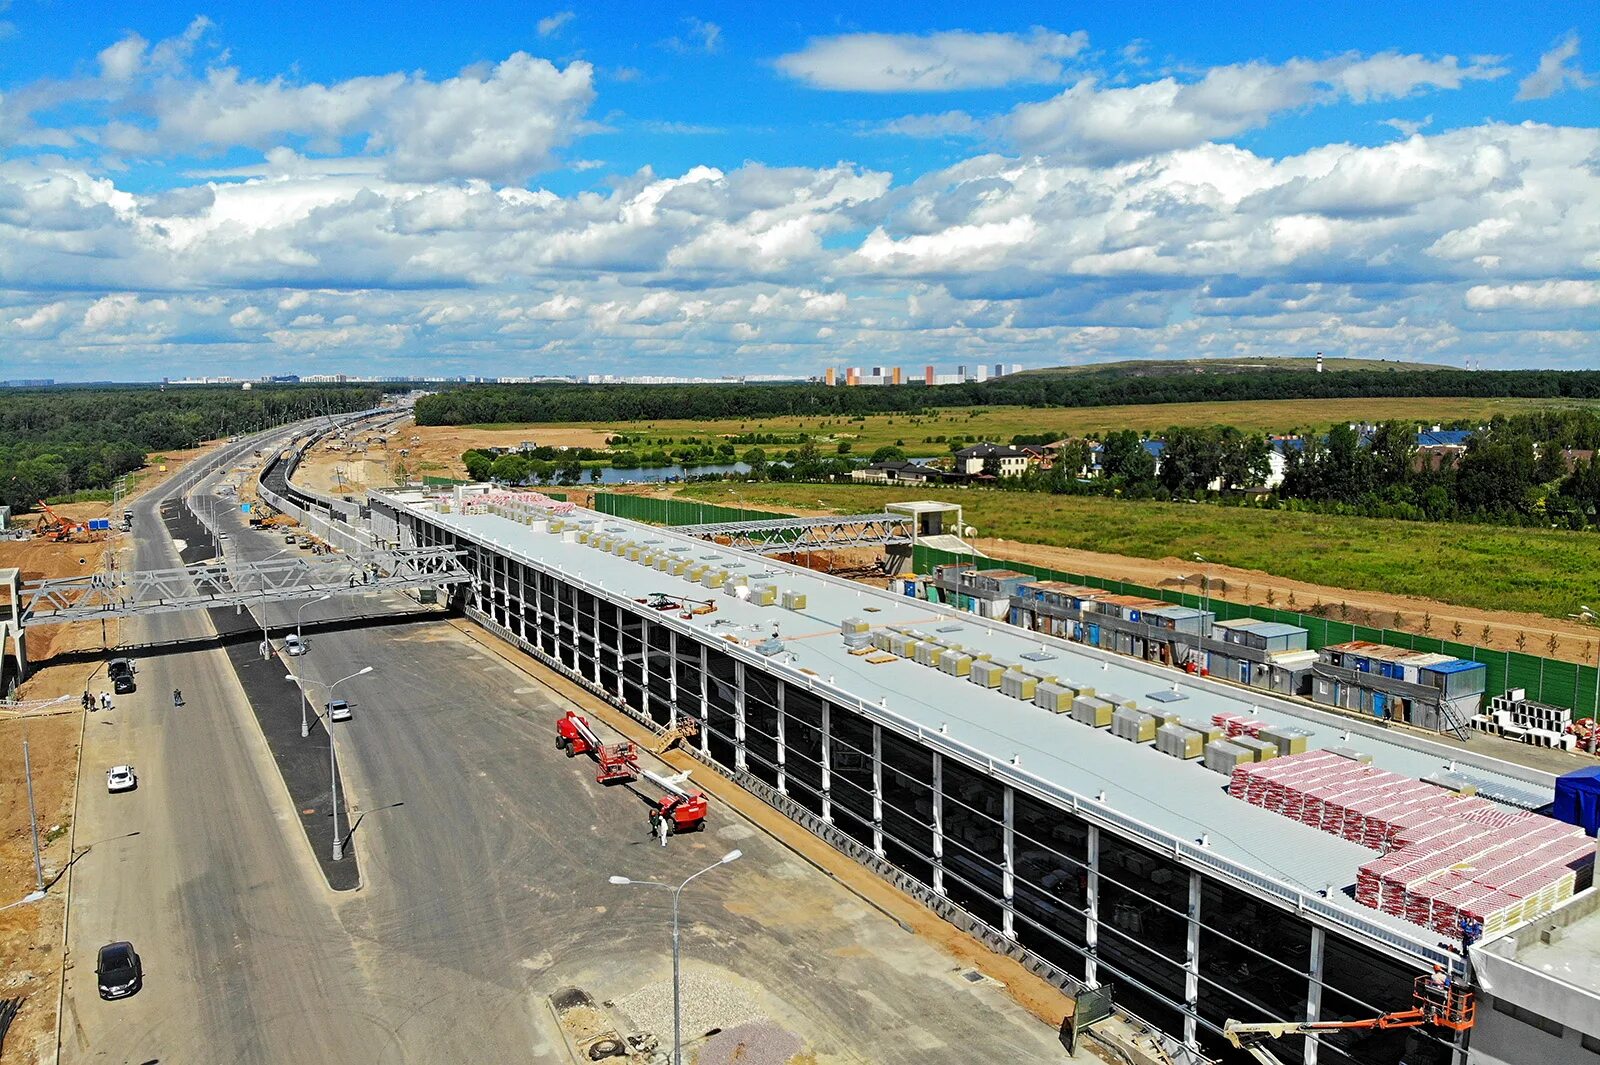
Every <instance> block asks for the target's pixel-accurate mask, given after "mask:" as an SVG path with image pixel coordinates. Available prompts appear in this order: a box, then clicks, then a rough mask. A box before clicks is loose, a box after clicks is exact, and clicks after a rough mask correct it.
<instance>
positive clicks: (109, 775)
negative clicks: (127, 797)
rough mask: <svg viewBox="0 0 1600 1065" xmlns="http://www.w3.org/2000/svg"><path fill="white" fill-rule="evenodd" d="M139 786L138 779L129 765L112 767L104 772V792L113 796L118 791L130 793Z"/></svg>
mask: <svg viewBox="0 0 1600 1065" xmlns="http://www.w3.org/2000/svg"><path fill="white" fill-rule="evenodd" d="M138 786H139V778H138V777H137V776H135V775H134V773H133V766H131V765H114V766H112V767H111V768H110V769H108V770H106V790H107V791H109V792H111V793H112V794H113V795H115V794H116V793H117V792H119V791H132V790H133V789H134V788H137V787H138Z"/></svg>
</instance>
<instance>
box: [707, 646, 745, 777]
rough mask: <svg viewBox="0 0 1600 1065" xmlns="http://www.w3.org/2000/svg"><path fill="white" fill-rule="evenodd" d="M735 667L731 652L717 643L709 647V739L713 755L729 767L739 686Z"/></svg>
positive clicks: (732, 753)
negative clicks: (728, 652)
mask: <svg viewBox="0 0 1600 1065" xmlns="http://www.w3.org/2000/svg"><path fill="white" fill-rule="evenodd" d="M735 668H736V664H735V662H734V661H733V658H732V657H731V656H730V655H728V654H726V653H725V652H722V651H718V650H717V649H716V648H714V647H707V648H706V716H705V727H706V735H707V742H708V743H709V744H710V747H709V750H710V751H711V757H712V758H714V759H715V760H716V761H718V762H719V763H721V764H722V765H725V766H729V767H731V766H732V765H733V764H734V724H735V721H736V710H735V706H736V704H735V702H734V699H735V696H736V694H737V690H738V689H737V684H738V680H737V674H736V672H735Z"/></svg>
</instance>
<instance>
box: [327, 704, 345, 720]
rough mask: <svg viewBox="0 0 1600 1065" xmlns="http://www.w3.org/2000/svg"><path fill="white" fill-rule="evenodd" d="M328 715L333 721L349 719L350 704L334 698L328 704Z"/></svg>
mask: <svg viewBox="0 0 1600 1065" xmlns="http://www.w3.org/2000/svg"><path fill="white" fill-rule="evenodd" d="M328 716H329V717H331V718H333V719H334V720H335V721H349V720H350V704H349V703H347V702H345V701H344V700H343V699H335V700H334V701H333V702H331V703H329V704H328Z"/></svg>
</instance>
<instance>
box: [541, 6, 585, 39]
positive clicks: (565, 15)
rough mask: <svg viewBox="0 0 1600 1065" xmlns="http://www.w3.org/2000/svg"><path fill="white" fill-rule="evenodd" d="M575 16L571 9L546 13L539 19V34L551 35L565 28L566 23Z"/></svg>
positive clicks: (543, 35)
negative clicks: (550, 13)
mask: <svg viewBox="0 0 1600 1065" xmlns="http://www.w3.org/2000/svg"><path fill="white" fill-rule="evenodd" d="M575 18H577V15H575V14H574V13H573V12H571V11H557V12H556V13H555V14H553V15H546V16H545V17H544V18H542V19H540V20H539V24H538V29H539V36H541V37H553V36H555V35H556V34H558V33H560V32H561V31H562V30H563V29H564V28H566V25H567V23H569V22H571V21H572V20H573V19H575Z"/></svg>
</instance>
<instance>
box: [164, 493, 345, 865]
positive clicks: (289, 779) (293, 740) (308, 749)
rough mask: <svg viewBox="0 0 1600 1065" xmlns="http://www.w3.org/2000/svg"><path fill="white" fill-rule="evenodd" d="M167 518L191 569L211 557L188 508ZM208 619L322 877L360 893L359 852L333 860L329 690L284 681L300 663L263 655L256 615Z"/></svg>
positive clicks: (286, 608) (215, 612)
mask: <svg viewBox="0 0 1600 1065" xmlns="http://www.w3.org/2000/svg"><path fill="white" fill-rule="evenodd" d="M161 513H162V523H163V525H164V526H165V528H166V531H167V533H168V535H169V536H171V537H172V538H173V539H182V540H185V541H186V543H187V546H186V547H185V548H184V549H183V550H182V551H181V552H180V554H181V555H182V557H183V561H184V562H185V563H186V564H189V565H194V564H197V563H200V562H204V561H205V560H206V559H208V558H210V557H212V555H213V551H212V548H211V547H210V546H209V543H208V541H209V539H210V537H209V533H208V531H207V530H206V527H205V526H204V525H202V524H201V523H200V520H199V519H198V518H196V517H195V515H194V513H193V512H192V511H191V510H190V509H189V508H188V507H186V506H183V505H182V504H181V503H180V502H179V501H177V500H173V501H171V502H169V503H167V504H166V505H165V506H163V507H162V508H161ZM226 549H227V548H226V542H225V541H224V550H226ZM300 605H304V604H285V605H282V606H279V607H276V608H274V610H273V611H272V613H273V614H281V613H285V612H286V613H287V614H288V616H289V617H294V616H295V615H296V614H298V613H299V612H300V611H299V606H300ZM258 613H259V611H258ZM206 614H207V616H208V617H209V619H210V622H211V628H212V629H213V630H214V631H215V632H216V633H218V634H219V635H220V636H222V637H223V638H224V639H225V641H226V647H225V652H226V654H227V656H228V660H229V662H230V663H232V665H233V672H234V675H235V676H236V677H237V678H238V679H239V684H240V686H241V687H242V688H243V689H244V692H245V696H246V698H247V699H248V700H249V703H250V709H251V711H252V712H253V713H254V714H255V718H256V723H257V724H258V725H259V726H260V727H261V734H262V737H263V738H264V739H265V740H266V742H267V749H268V750H269V751H270V752H271V754H272V759H273V762H274V763H275V764H276V765H277V768H278V773H279V775H281V776H282V777H283V782H284V786H285V787H287V788H288V789H289V795H290V798H291V800H292V802H293V804H294V809H296V810H298V811H299V812H300V824H301V827H302V828H303V829H304V830H305V833H306V838H307V840H308V841H309V842H310V844H311V853H312V854H313V855H314V856H315V857H316V860H317V864H318V866H319V867H320V868H321V870H322V875H323V876H324V877H326V878H327V880H328V886H329V887H332V888H333V889H335V890H336V891H351V890H354V889H355V888H356V887H359V886H360V884H361V870H360V864H359V862H358V861H357V859H356V854H355V850H354V848H350V849H349V850H348V852H347V853H346V854H345V855H344V856H343V857H342V858H341V860H339V861H334V860H333V837H334V831H333V825H334V821H333V807H334V794H335V790H336V789H335V787H334V781H335V780H337V779H338V776H339V773H338V768H337V766H336V765H334V764H332V763H330V760H329V758H328V743H329V740H328V732H327V721H326V719H325V717H324V716H322V715H320V714H318V713H317V707H318V706H321V705H322V704H324V703H326V702H327V690H326V688H325V687H323V686H321V685H317V686H315V687H313V688H308V689H306V691H305V692H304V694H302V691H301V687H300V685H298V684H296V683H292V682H289V681H288V680H287V679H286V678H287V677H289V676H300V669H299V666H298V665H297V664H296V661H295V659H293V658H291V657H289V656H288V655H281V656H279V655H274V656H273V657H271V658H263V657H262V656H261V652H260V645H261V642H262V636H263V630H262V628H261V626H260V625H259V624H258V622H257V619H256V618H255V617H254V616H252V615H251V614H249V613H244V612H240V611H237V610H233V609H227V608H219V609H211V610H207V611H206ZM266 620H267V622H268V623H269V624H270V623H271V622H272V621H273V618H272V617H270V616H269V617H268V618H267V619H266ZM279 635H280V637H281V636H282V635H285V633H281V632H280V634H279ZM275 643H281V640H279V641H275ZM327 679H328V680H338V679H339V678H337V677H330V678H327ZM312 700H315V702H313V701H312ZM302 718H303V719H304V720H305V722H306V724H307V726H308V730H309V731H308V734H307V735H306V736H304V737H302V736H301V735H300V724H301V720H302ZM337 790H338V792H339V808H340V809H339V821H338V824H339V836H340V839H341V840H343V839H344V838H345V837H346V834H347V833H348V831H349V827H350V817H349V811H348V809H347V808H346V806H345V802H344V794H343V787H342V785H341V786H340V787H339V788H338V789H337Z"/></svg>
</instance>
